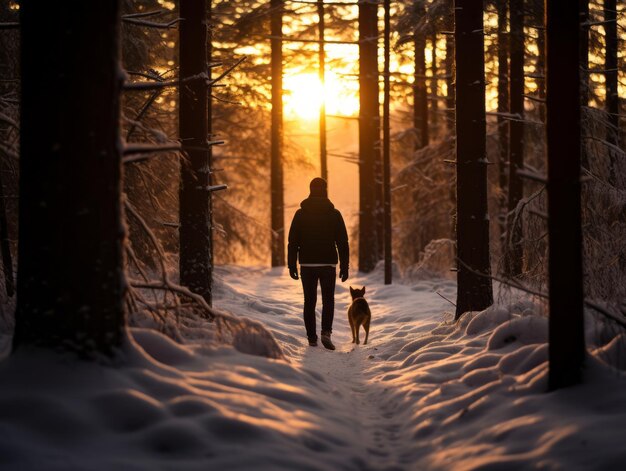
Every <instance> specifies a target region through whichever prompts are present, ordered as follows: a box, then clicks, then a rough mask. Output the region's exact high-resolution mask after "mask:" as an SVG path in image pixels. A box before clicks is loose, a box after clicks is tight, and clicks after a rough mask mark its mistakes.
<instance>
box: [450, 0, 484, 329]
mask: <svg viewBox="0 0 626 471" xmlns="http://www.w3.org/2000/svg"><path fill="white" fill-rule="evenodd" d="M454 29H455V39H456V44H455V51H456V55H455V57H456V160H457V162H456V165H457V184H456V185H457V186H456V192H457V220H456V228H457V231H456V232H457V257H458V272H457V303H456V316H455V318H456V319H458V318H459V317H461V315H462V314H463V313H465V312H467V311H479V310H483V309H485V308H487V307H488V306H490V305H491V304H492V303H493V292H492V286H491V279H490V274H491V267H490V254H489V216H488V214H489V213H488V212H487V162H486V148H485V138H486V125H485V74H484V70H485V65H484V39H483V1H482V0H456V2H455V26H454Z"/></svg>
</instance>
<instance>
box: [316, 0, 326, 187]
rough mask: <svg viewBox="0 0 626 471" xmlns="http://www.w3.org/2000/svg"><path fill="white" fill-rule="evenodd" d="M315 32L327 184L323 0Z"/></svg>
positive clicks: (322, 162) (322, 155)
mask: <svg viewBox="0 0 626 471" xmlns="http://www.w3.org/2000/svg"><path fill="white" fill-rule="evenodd" d="M317 17H318V23H317V31H318V39H319V45H318V58H319V60H318V64H319V65H318V66H319V80H320V85H321V86H322V91H323V95H322V102H321V103H320V123H319V125H320V173H321V175H322V178H323V179H324V180H326V181H327V182H328V156H327V149H326V92H325V86H326V51H325V50H324V39H325V38H324V37H325V35H326V34H325V29H326V24H325V21H324V0H318V1H317Z"/></svg>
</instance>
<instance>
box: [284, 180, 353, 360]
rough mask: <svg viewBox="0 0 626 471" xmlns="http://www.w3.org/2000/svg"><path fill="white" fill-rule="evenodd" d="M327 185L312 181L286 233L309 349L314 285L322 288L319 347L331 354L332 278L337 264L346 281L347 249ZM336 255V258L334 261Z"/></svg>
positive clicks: (312, 341) (340, 219)
mask: <svg viewBox="0 0 626 471" xmlns="http://www.w3.org/2000/svg"><path fill="white" fill-rule="evenodd" d="M327 188H328V185H327V184H326V180H324V179H323V178H314V179H313V180H311V184H310V189H311V194H310V195H309V197H308V198H307V199H305V200H304V201H303V202H302V203H300V209H298V211H296V214H295V215H294V217H293V221H292V222H291V228H290V229H289V245H288V256H287V259H288V264H289V275H290V276H291V277H292V278H293V279H294V280H297V279H298V267H297V265H296V263H297V261H298V258H299V259H300V277H301V278H302V289H303V291H304V326H305V328H306V335H307V337H308V339H309V345H310V346H312V347H315V346H317V332H316V328H315V304H316V303H317V282H318V281H319V284H320V286H321V288H322V332H321V334H322V335H321V336H322V344H323V345H324V347H326V348H327V349H329V350H334V349H335V346H334V345H333V343H332V341H331V339H330V335H331V334H332V331H333V316H334V314H335V277H336V267H337V262H339V277H340V278H341V281H342V282H343V281H346V280H347V279H348V266H349V258H350V249H349V246H348V232H347V231H346V225H345V223H344V222H343V217H341V213H340V212H339V211H338V210H337V209H335V206H333V204H332V203H331V202H330V200H329V199H328V194H327V191H328V190H327ZM337 251H339V257H337Z"/></svg>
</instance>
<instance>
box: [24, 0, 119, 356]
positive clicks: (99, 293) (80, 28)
mask: <svg viewBox="0 0 626 471" xmlns="http://www.w3.org/2000/svg"><path fill="white" fill-rule="evenodd" d="M119 19H120V17H119V2H118V1H114V0H106V1H105V0H99V1H91V2H62V3H57V2H22V3H21V4H20V23H21V34H22V37H21V74H22V79H21V97H22V101H21V106H22V109H21V133H20V134H21V135H20V149H21V156H20V207H19V225H20V230H19V253H18V258H19V265H18V267H19V272H18V281H17V295H18V301H17V310H16V316H15V317H16V319H15V320H16V324H15V336H14V346H15V347H22V346H27V345H34V346H41V347H47V348H53V349H55V350H59V349H60V350H73V351H77V352H79V353H80V354H82V355H86V356H90V355H93V354H113V353H114V351H115V348H116V347H117V346H119V345H120V344H121V342H122V339H123V335H124V325H125V317H124V309H123V298H124V290H125V288H124V286H125V283H124V273H123V246H124V225H123V223H122V209H121V203H120V201H121V199H120V195H121V170H122V167H121V140H120V136H119V117H120V99H119V94H120V87H121V77H122V74H121V73H120V64H119ZM42 38H45V40H43V41H44V42H42ZM42 46H45V50H46V53H45V54H42V53H41V51H42ZM42 71H44V72H45V73H44V75H42Z"/></svg>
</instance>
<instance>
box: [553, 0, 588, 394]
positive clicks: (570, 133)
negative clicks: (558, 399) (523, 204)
mask: <svg viewBox="0 0 626 471" xmlns="http://www.w3.org/2000/svg"><path fill="white" fill-rule="evenodd" d="M579 36H580V19H579V11H578V8H572V5H571V2H570V1H569V0H546V43H547V52H546V61H547V64H546V66H547V71H546V72H547V82H546V99H547V122H546V135H547V147H548V216H549V218H548V235H549V250H550V258H549V267H548V272H549V290H550V291H549V293H550V320H549V328H550V332H549V341H550V345H549V378H548V383H549V388H550V389H557V388H562V387H565V386H570V385H573V384H576V383H578V382H580V380H581V369H582V364H583V360H584V357H585V336H584V318H583V282H582V280H583V271H582V235H581V202H580V149H581V126H580V81H579V80H580V63H579V57H580V54H579Z"/></svg>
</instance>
